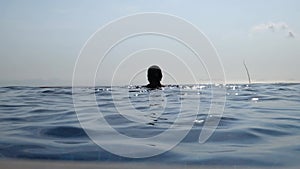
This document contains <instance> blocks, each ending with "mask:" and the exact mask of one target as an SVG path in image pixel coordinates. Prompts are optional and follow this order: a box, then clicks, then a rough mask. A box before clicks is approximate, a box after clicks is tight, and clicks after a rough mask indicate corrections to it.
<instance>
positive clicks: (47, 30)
mask: <svg viewBox="0 0 300 169" xmlns="http://www.w3.org/2000/svg"><path fill="white" fill-rule="evenodd" d="M140 12H163V13H168V14H172V15H176V16H179V17H181V18H183V19H185V20H187V21H189V22H191V23H193V24H194V25H195V26H197V27H198V28H199V29H200V30H201V31H202V32H203V33H204V34H205V35H206V36H207V37H208V38H209V39H210V40H211V42H212V43H213V44H214V46H215V48H216V49H217V51H218V53H219V56H220V59H221V61H222V63H223V66H224V71H225V75H226V79H227V81H228V82H247V76H246V72H245V69H244V67H243V60H245V61H246V63H247V66H248V69H249V71H250V74H251V77H252V80H253V81H256V82H269V81H281V82H282V81H297V82H299V81H300V76H299V72H300V66H299V63H300V57H299V55H300V40H299V39H300V22H299V20H300V1H299V0H270V1H261V0H248V1H246V0H244V1H241V0H226V1H223V0H219V1H209V0H207V1H199V0H194V1H188V0H182V1H179V0H165V1H161V0H151V1H146V0H145V1H136V0H128V1H126V0H119V1H100V0H95V1H82V0H81V1H79V0H78V1H77V0H43V1H41V0H26V1H22V0H19V1H16V0H8V1H6V0H1V1H0V24H1V25H0V37H1V38H0V58H1V62H0V85H2V86H3V85H71V81H72V74H73V69H74V65H75V62H76V58H77V57H78V54H79V52H80V49H81V48H82V47H83V45H84V44H85V42H86V41H87V40H88V38H89V37H90V36H91V35H92V34H93V33H94V32H95V31H96V30H97V29H99V28H100V27H101V26H103V25H105V24H106V23H108V22H110V21H112V20H115V19H117V18H119V17H122V16H126V15H131V14H135V13H140ZM128 43H130V42H128ZM159 54H161V53H157V55H159ZM145 55H147V53H145ZM145 55H144V56H145ZM181 59H183V60H184V59H185V58H184V57H182V58H181ZM119 61H120V60H118V61H117V60H115V62H119ZM113 62H114V60H113V59H112V61H111V63H112V64H114V63H113ZM135 64H136V63H135ZM172 64H173V66H171V65H172ZM176 64H177V63H175V62H174V63H172V61H170V68H168V65H163V69H164V70H165V71H166V73H167V72H168V73H170V74H172V70H173V68H174V65H176ZM107 67H108V68H107V69H109V66H107ZM179 70H180V68H179ZM108 71H109V70H108ZM111 71H113V70H111ZM128 71H135V69H134V66H132V69H131V70H130V69H129V70H128ZM139 71H141V70H140V69H139ZM123 73H124V72H123ZM125 73H126V72H125ZM140 74H142V76H141V77H145V76H144V75H143V72H142V73H140ZM140 74H138V72H137V75H136V76H140ZM166 76H167V74H166ZM117 77H120V78H121V77H122V74H119V76H117ZM177 78H178V79H179V81H180V82H182V83H184V82H185V79H186V78H187V76H186V75H185V74H182V75H180V74H179V75H178V77H177ZM180 79H181V80H180ZM106 80H107V79H106ZM103 81H105V79H103ZM170 82H172V81H167V83H170ZM100 83H101V82H100ZM120 83H122V80H121V81H120ZM124 83H127V81H126V80H124ZM136 83H146V79H143V78H141V79H140V80H137V82H136Z"/></svg>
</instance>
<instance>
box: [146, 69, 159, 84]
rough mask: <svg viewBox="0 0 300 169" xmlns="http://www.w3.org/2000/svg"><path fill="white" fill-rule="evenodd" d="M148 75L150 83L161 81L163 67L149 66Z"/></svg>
mask: <svg viewBox="0 0 300 169" xmlns="http://www.w3.org/2000/svg"><path fill="white" fill-rule="evenodd" d="M147 77H148V81H149V82H150V83H151V82H152V83H157V82H160V81H161V79H162V73H161V69H160V68H159V67H158V66H157V65H153V66H151V67H149V68H148V74H147Z"/></svg>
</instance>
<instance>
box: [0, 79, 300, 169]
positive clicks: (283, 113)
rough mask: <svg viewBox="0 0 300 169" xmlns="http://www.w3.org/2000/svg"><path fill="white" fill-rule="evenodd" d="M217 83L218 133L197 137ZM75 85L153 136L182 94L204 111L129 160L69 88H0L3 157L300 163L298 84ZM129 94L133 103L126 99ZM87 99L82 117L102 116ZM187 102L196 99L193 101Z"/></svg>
mask: <svg viewBox="0 0 300 169" xmlns="http://www.w3.org/2000/svg"><path fill="white" fill-rule="evenodd" d="M214 87H222V88H225V89H226V100H225V102H224V103H225V109H224V112H223V114H222V117H220V118H221V121H220V123H219V124H218V127H217V129H216V130H215V132H214V133H213V135H212V136H211V137H210V138H209V139H208V140H207V141H206V142H205V143H199V140H198V139H199V134H200V132H201V129H202V128H203V125H204V123H205V121H206V120H207V119H208V117H209V114H208V111H209V109H210V105H211V98H212V89H213V88H214ZM77 89H79V90H82V91H83V93H86V94H87V95H91V94H92V95H95V98H96V102H97V104H98V107H99V111H100V112H102V114H103V116H104V117H105V119H106V121H108V122H109V124H110V125H111V126H112V127H114V128H115V130H116V131H118V132H120V133H122V134H124V135H127V136H128V137H135V138H147V137H153V136H156V135H158V134H161V133H163V132H164V131H165V130H167V129H168V128H170V127H171V126H172V124H174V120H176V118H177V117H178V114H179V113H180V112H179V111H178V110H180V108H181V104H182V102H181V99H182V98H184V97H181V96H186V95H190V96H192V97H187V98H189V99H197V98H198V97H196V96H200V100H199V101H198V102H197V103H198V104H199V110H196V111H197V112H195V113H196V114H195V121H191V123H193V127H192V129H191V130H190V131H189V133H188V134H187V136H186V137H184V139H183V140H182V141H181V142H180V143H179V144H178V145H177V146H175V147H174V148H173V149H171V150H169V151H167V152H165V153H162V154H160V155H156V156H153V157H148V158H126V157H122V156H118V155H115V154H112V153H110V152H108V151H106V150H104V149H103V148H101V146H98V145H97V144H95V142H94V141H93V140H92V139H91V138H90V137H89V136H88V134H87V133H86V131H85V130H84V129H82V127H81V125H80V123H79V120H78V118H77V115H76V112H75V108H74V105H73V98H72V87H24V86H13V87H1V88H0V157H1V158H18V159H19V158H22V159H24V158H25V159H55V160H81V161H109V162H132V161H134V162H155V163H175V164H176V163H180V164H196V165H197V164H199V165H227V166H231V165H232V166H237V165H241V166H267V167H272V166H277V167H282V168H285V167H292V166H293V167H294V166H300V160H299V157H300V84H288V83H279V84H250V85H245V84H227V85H226V86H215V85H182V86H167V87H164V88H162V89H161V90H148V89H145V88H141V87H137V86H125V87H124V86H122V87H112V88H111V87H95V88H91V87H80V88H77ZM112 93H114V94H113V95H112ZM73 94H76V93H73ZM194 96H195V97H194ZM125 99H127V101H128V100H129V102H130V103H131V104H125V103H126V102H124V104H121V103H122V101H123V100H125ZM116 101H119V102H120V104H119V106H120V107H122V110H132V109H135V110H137V111H139V112H141V116H140V118H139V117H138V119H142V120H141V122H139V123H138V122H136V121H131V119H128V118H124V117H123V116H122V114H120V112H119V111H120V109H119V110H118V109H117V108H116V106H118V105H117V104H118V103H116ZM83 102H84V100H83ZM85 102H86V106H85V107H82V111H86V112H87V113H86V119H85V120H86V121H91V122H92V121H93V120H95V119H97V117H96V116H93V113H91V114H90V113H88V112H89V105H90V104H89V102H90V100H86V101H85ZM188 103H189V102H185V104H188ZM190 104H195V101H193V102H190ZM188 107H189V106H188ZM190 107H192V105H191V106H190ZM191 111H192V110H191ZM129 112H130V111H129ZM137 116H139V115H137ZM99 125H100V126H101V125H102V124H99ZM182 125H183V126H184V125H185V124H182ZM94 130H98V129H97V128H95V129H94ZM99 130H101V128H100V129H99ZM109 136H110V135H109V131H107V132H106V131H103V136H102V137H109ZM166 143H167V142H166ZM111 144H114V145H115V146H117V147H119V148H120V149H122V146H127V145H126V144H127V143H123V142H118V140H113V141H112V142H111ZM152 146H155V143H154V144H153V145H152Z"/></svg>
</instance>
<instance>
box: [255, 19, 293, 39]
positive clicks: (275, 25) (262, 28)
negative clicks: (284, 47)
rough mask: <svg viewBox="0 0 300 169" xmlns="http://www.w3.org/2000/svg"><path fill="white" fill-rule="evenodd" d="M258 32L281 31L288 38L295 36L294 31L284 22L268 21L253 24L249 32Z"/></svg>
mask: <svg viewBox="0 0 300 169" xmlns="http://www.w3.org/2000/svg"><path fill="white" fill-rule="evenodd" d="M258 32H274V33H283V34H285V35H286V36H288V37H290V38H295V33H294V31H292V29H291V28H290V26H289V25H288V24H287V23H285V22H268V23H263V24H258V25H255V26H253V27H252V28H251V33H253V34H255V33H258Z"/></svg>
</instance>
